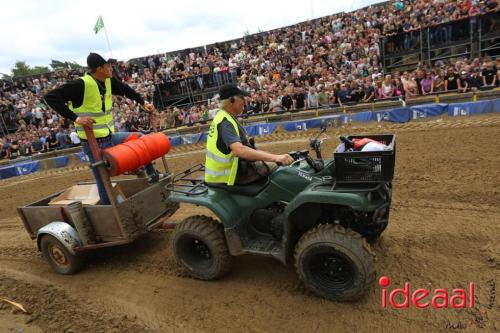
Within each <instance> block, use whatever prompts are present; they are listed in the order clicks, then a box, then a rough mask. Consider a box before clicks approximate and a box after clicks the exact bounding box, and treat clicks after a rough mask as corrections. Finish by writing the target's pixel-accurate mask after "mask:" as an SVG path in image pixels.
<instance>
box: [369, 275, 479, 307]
mask: <svg viewBox="0 0 500 333" xmlns="http://www.w3.org/2000/svg"><path fill="white" fill-rule="evenodd" d="M378 284H379V285H380V286H381V287H382V308H384V309H386V308H387V304H388V303H389V304H390V306H391V307H393V308H394V309H402V308H409V307H410V304H412V305H413V306H414V307H416V308H418V309H424V308H427V307H433V308H435V309H441V308H449V307H451V308H454V309H465V308H474V282H469V287H468V288H467V289H466V288H455V289H453V290H452V291H451V292H448V290H447V289H443V288H437V289H434V290H433V291H432V292H431V291H430V290H428V289H424V288H419V289H416V290H414V291H412V289H411V285H410V282H405V286H404V288H394V289H393V290H391V291H390V292H389V291H388V290H387V288H388V287H389V285H390V284H391V280H390V279H389V278H388V277H387V276H382V277H381V278H380V279H379V281H378ZM396 298H397V299H396Z"/></svg>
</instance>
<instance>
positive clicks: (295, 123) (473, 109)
mask: <svg viewBox="0 0 500 333" xmlns="http://www.w3.org/2000/svg"><path fill="white" fill-rule="evenodd" d="M492 112H500V99H491V100H480V101H476V102H458V103H429V104H420V105H413V106H408V107H398V108H392V109H385V110H374V111H362V112H357V113H340V114H333V115H326V116H320V117H313V118H310V119H301V120H291V121H279V122H263V123H254V124H251V125H246V126H243V127H244V128H245V130H246V131H247V132H248V135H250V136H263V135H271V134H273V133H274V132H276V131H277V130H283V131H286V132H294V131H306V130H308V129H313V128H319V127H320V126H321V125H322V124H324V125H327V126H341V125H343V124H348V123H351V122H361V123H363V122H392V123H405V122H409V121H412V120H417V119H422V118H430V117H437V116H443V115H447V116H449V117H463V116H474V115H479V114H485V113H492ZM206 140H207V132H206V131H204V132H200V133H189V134H183V135H170V144H171V145H172V146H178V145H182V144H193V143H200V142H205V141H206ZM87 162H88V159H87V157H86V156H85V154H83V152H76V153H71V154H68V155H63V156H57V157H53V158H48V159H43V160H25V161H23V162H20V163H16V164H13V165H8V166H5V167H2V168H0V179H5V178H10V177H15V176H21V175H26V174H30V173H33V172H37V171H40V170H45V169H50V168H61V167H65V166H68V165H69V164H70V163H87Z"/></svg>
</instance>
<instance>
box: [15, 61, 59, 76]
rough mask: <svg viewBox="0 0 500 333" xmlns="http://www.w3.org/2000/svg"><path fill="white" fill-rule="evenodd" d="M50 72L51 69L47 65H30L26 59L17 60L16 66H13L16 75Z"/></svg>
mask: <svg viewBox="0 0 500 333" xmlns="http://www.w3.org/2000/svg"><path fill="white" fill-rule="evenodd" d="M48 72H50V70H49V68H48V67H47V66H35V67H30V66H29V65H28V64H26V62H25V61H16V64H15V66H14V68H12V74H13V76H14V77H17V76H28V75H37V74H46V73H48Z"/></svg>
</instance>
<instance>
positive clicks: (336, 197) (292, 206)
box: [284, 184, 373, 217]
mask: <svg viewBox="0 0 500 333" xmlns="http://www.w3.org/2000/svg"><path fill="white" fill-rule="evenodd" d="M330 187H331V186H322V187H320V186H318V185H317V184H311V185H309V186H308V187H306V188H305V189H304V190H303V191H302V192H300V194H299V195H297V196H296V197H295V198H294V199H293V200H292V201H290V202H289V203H288V205H287V206H286V208H285V211H284V213H285V217H288V215H290V214H291V213H293V211H295V210H296V209H297V208H299V207H300V206H302V205H304V204H306V203H315V204H330V205H339V206H348V207H351V208H352V209H354V210H357V211H371V210H373V207H372V205H371V204H370V201H369V200H368V198H367V197H366V195H365V194H361V193H355V192H354V193H353V192H352V191H350V192H334V191H331V190H330Z"/></svg>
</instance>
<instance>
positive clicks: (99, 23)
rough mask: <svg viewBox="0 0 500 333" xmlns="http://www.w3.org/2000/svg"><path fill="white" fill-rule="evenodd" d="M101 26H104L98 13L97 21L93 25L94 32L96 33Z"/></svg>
mask: <svg viewBox="0 0 500 333" xmlns="http://www.w3.org/2000/svg"><path fill="white" fill-rule="evenodd" d="M102 28H104V21H103V20H102V16H101V15H99V18H98V19H97V22H96V23H95V25H94V32H95V33H98V32H99V31H100V30H101V29H102Z"/></svg>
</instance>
